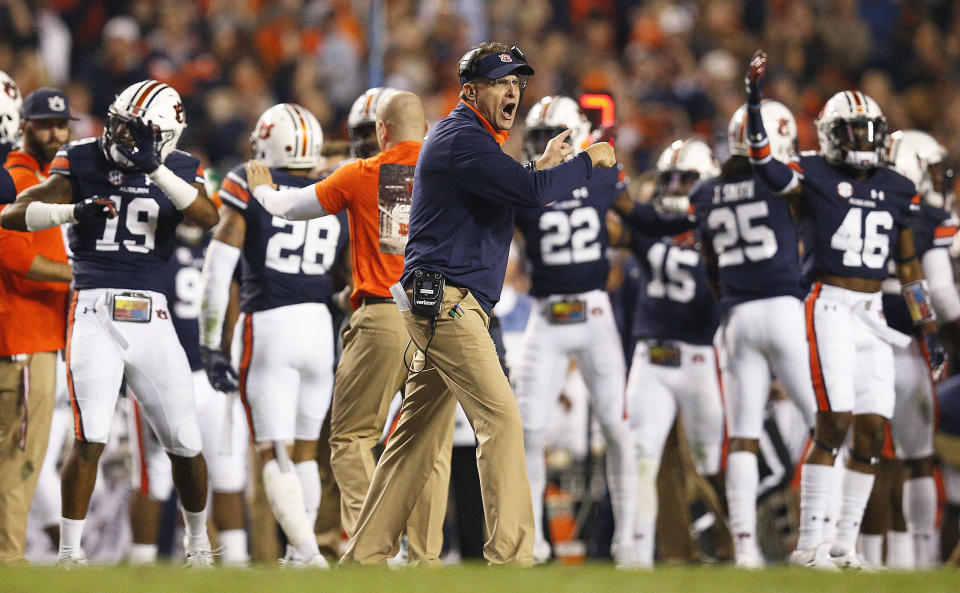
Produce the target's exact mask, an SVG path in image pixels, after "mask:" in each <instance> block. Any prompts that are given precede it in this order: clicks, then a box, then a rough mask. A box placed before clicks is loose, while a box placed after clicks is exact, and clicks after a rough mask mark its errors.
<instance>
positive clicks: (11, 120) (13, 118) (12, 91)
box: [0, 70, 23, 204]
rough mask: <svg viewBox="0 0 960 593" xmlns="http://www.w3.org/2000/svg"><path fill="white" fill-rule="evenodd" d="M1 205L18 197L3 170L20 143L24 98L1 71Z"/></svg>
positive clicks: (10, 180) (5, 171) (18, 88)
mask: <svg viewBox="0 0 960 593" xmlns="http://www.w3.org/2000/svg"><path fill="white" fill-rule="evenodd" d="M0 85H2V86H3V88H2V89H0V204H9V203H10V202H12V201H14V200H15V199H16V197H17V188H16V187H15V186H14V185H13V179H11V178H10V174H9V173H7V170H6V169H4V168H3V163H4V161H6V160H7V154H9V153H10V151H11V150H13V149H14V148H16V147H17V144H19V143H20V107H21V106H22V105H23V97H22V96H21V95H20V87H18V86H17V83H15V82H13V79H12V78H10V76H8V75H7V73H6V72H4V71H2V70H0Z"/></svg>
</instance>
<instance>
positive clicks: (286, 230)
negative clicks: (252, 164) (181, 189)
mask: <svg viewBox="0 0 960 593" xmlns="http://www.w3.org/2000/svg"><path fill="white" fill-rule="evenodd" d="M270 173H271V174H272V175H273V181H274V183H276V184H277V187H279V188H280V189H287V188H301V187H306V186H308V185H311V184H313V183H315V182H316V181H317V180H316V179H314V178H312V177H298V176H296V175H291V174H289V173H287V172H285V171H283V170H281V169H275V168H271V169H270ZM220 199H221V200H223V204H224V205H225V206H227V207H230V208H234V209H235V210H237V211H239V212H240V214H241V215H243V218H244V220H245V221H246V223H247V233H246V236H245V237H244V240H243V259H242V260H241V283H240V310H241V311H243V312H244V313H255V312H257V311H266V310H267V309H276V308H277V307H285V306H287V305H296V304H299V303H325V304H329V303H330V299H331V297H332V285H331V281H330V275H329V273H328V272H329V271H330V268H331V267H333V263H334V261H336V258H337V253H339V251H340V250H341V249H342V248H343V247H344V246H345V245H346V235H347V233H345V232H342V230H345V228H346V227H345V224H343V221H342V218H341V217H339V216H321V217H320V218H314V219H311V220H284V219H283V218H280V217H278V216H273V215H271V214H270V213H269V212H267V211H266V210H265V209H264V208H263V206H261V205H260V203H259V202H257V201H256V200H252V199H250V192H249V191H248V189H247V173H246V170H245V169H244V167H243V165H238V166H236V167H234V168H233V170H231V171H230V172H229V173H227V176H226V178H224V180H223V185H221V186H220Z"/></svg>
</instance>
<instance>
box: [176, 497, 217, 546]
mask: <svg viewBox="0 0 960 593" xmlns="http://www.w3.org/2000/svg"><path fill="white" fill-rule="evenodd" d="M180 510H181V511H182V512H183V528H184V530H185V531H186V533H187V540H188V542H189V545H190V547H203V546H206V545H209V544H210V539H209V538H208V537H207V510H206V509H204V510H202V511H199V512H196V513H191V512H190V511H188V510H187V509H185V508H183V507H182V506H181V507H180Z"/></svg>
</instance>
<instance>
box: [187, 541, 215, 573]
mask: <svg viewBox="0 0 960 593" xmlns="http://www.w3.org/2000/svg"><path fill="white" fill-rule="evenodd" d="M183 551H184V555H185V556H186V560H187V561H186V566H187V567H189V568H212V567H213V557H214V555H215V554H216V553H217V552H214V551H213V550H211V549H210V540H205V541H204V542H203V543H202V544H199V545H191V544H190V540H189V537H188V536H187V535H184V536H183ZM218 552H219V550H218Z"/></svg>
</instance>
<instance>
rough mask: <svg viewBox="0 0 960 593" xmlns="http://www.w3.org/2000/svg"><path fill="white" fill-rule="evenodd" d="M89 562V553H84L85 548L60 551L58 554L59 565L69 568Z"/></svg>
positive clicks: (85, 564)
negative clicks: (74, 550)
mask: <svg viewBox="0 0 960 593" xmlns="http://www.w3.org/2000/svg"><path fill="white" fill-rule="evenodd" d="M87 564H88V563H87V555H86V554H84V553H83V550H77V551H76V552H60V553H59V554H58V555H57V566H59V567H60V568H66V569H67V570H69V569H71V568H77V567H78V566H87Z"/></svg>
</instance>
